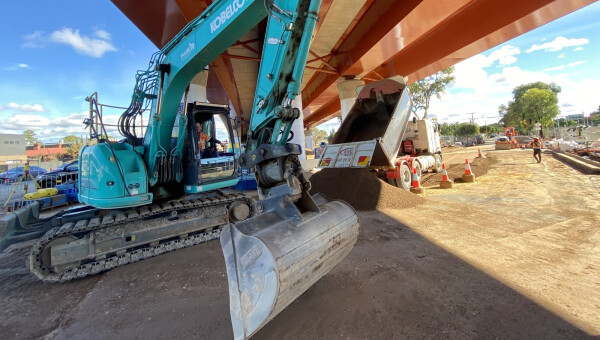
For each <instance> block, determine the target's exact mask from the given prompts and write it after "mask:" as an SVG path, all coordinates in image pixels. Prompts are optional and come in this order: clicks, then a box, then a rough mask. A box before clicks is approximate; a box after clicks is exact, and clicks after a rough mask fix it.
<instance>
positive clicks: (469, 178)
mask: <svg viewBox="0 0 600 340" xmlns="http://www.w3.org/2000/svg"><path fill="white" fill-rule="evenodd" d="M462 180H463V182H465V183H473V182H475V175H474V174H473V173H472V172H471V165H470V164H469V160H468V159H465V173H464V174H463V175H462Z"/></svg>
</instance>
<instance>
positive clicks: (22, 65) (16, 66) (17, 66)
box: [6, 63, 31, 71]
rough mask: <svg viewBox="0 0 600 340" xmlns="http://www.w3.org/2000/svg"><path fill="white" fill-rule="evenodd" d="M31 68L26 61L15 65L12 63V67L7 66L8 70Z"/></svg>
mask: <svg viewBox="0 0 600 340" xmlns="http://www.w3.org/2000/svg"><path fill="white" fill-rule="evenodd" d="M29 69H31V66H29V65H27V64H24V63H18V64H15V65H12V66H10V67H7V68H6V70H8V71H19V70H29Z"/></svg>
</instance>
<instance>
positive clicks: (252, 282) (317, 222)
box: [221, 194, 359, 339]
mask: <svg viewBox="0 0 600 340" xmlns="http://www.w3.org/2000/svg"><path fill="white" fill-rule="evenodd" d="M313 201H314V202H315V203H316V207H318V209H314V210H313V211H309V212H304V213H300V212H299V210H298V209H297V208H296V207H295V204H294V203H292V202H289V201H285V200H280V201H279V202H275V203H276V204H277V205H278V207H274V208H273V209H270V210H269V208H268V207H267V209H265V212H264V213H263V214H260V215H258V216H255V217H253V218H251V219H248V220H246V221H243V222H240V223H236V224H229V225H228V226H226V227H225V228H224V229H223V231H222V233H221V247H222V248H223V252H224V255H225V263H226V266H227V277H228V280H229V299H230V312H231V322H232V325H233V333H234V338H235V339H246V338H248V337H250V336H251V335H252V334H254V333H255V332H256V331H258V330H259V329H260V328H261V327H262V326H263V325H264V324H266V323H267V322H268V321H269V320H271V319H272V318H273V317H275V315H277V314H278V313H279V312H281V311H282V310H283V309H284V308H285V307H287V306H288V305H289V304H290V303H291V302H292V301H294V300H295V299H296V298H297V297H299V296H300V295H301V294H302V293H304V292H305V291H306V290H307V289H308V288H309V287H310V286H312V285H313V284H314V283H315V282H316V281H318V280H319V279H320V278H321V277H322V276H324V275H325V274H327V273H328V272H329V270H330V269H331V268H333V267H334V266H335V265H336V264H337V263H339V262H340V261H341V260H342V259H343V258H344V257H345V256H346V255H347V254H348V253H349V252H350V250H351V249H352V247H353V246H354V244H355V243H356V240H357V238H358V232H359V222H358V216H357V215H356V212H355V211H354V210H353V209H352V207H350V206H349V205H348V204H347V203H345V202H342V201H335V200H334V201H328V200H327V199H326V198H324V197H323V196H321V195H319V194H317V195H315V196H313ZM271 203H273V202H271ZM262 204H264V203H262Z"/></svg>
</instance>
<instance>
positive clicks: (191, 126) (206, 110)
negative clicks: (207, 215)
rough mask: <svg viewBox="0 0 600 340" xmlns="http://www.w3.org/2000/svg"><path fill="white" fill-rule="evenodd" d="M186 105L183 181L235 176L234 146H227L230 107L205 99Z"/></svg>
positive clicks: (230, 136)
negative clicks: (185, 153) (184, 173)
mask: <svg viewBox="0 0 600 340" xmlns="http://www.w3.org/2000/svg"><path fill="white" fill-rule="evenodd" d="M189 105H190V106H188V141H187V146H188V147H187V148H186V150H188V151H187V152H188V155H187V159H188V166H187V167H188V169H187V170H186V175H185V183H186V185H197V186H200V185H203V184H206V183H207V182H212V181H221V180H223V179H225V178H234V177H235V176H237V172H236V171H237V159H236V157H235V153H234V150H231V152H230V150H229V141H231V140H234V136H233V129H232V127H231V124H230V122H229V108H228V107H227V106H225V105H214V104H207V103H190V104H189ZM232 148H233V147H232Z"/></svg>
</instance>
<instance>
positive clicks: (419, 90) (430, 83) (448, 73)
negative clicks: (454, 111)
mask: <svg viewBox="0 0 600 340" xmlns="http://www.w3.org/2000/svg"><path fill="white" fill-rule="evenodd" d="M453 72H454V66H450V67H448V68H447V69H444V70H441V71H439V72H437V73H435V74H434V75H431V76H429V77H426V78H424V79H421V80H419V81H417V82H415V83H413V84H410V85H408V88H409V89H410V92H411V94H412V101H413V107H412V111H413V112H414V113H415V114H416V113H417V112H419V111H423V118H427V111H429V104H430V102H431V97H433V96H436V97H437V98H438V99H440V98H441V97H442V94H443V93H444V92H445V91H446V87H447V86H450V85H452V84H454V80H455V78H454V76H453V75H452V73H453Z"/></svg>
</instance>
